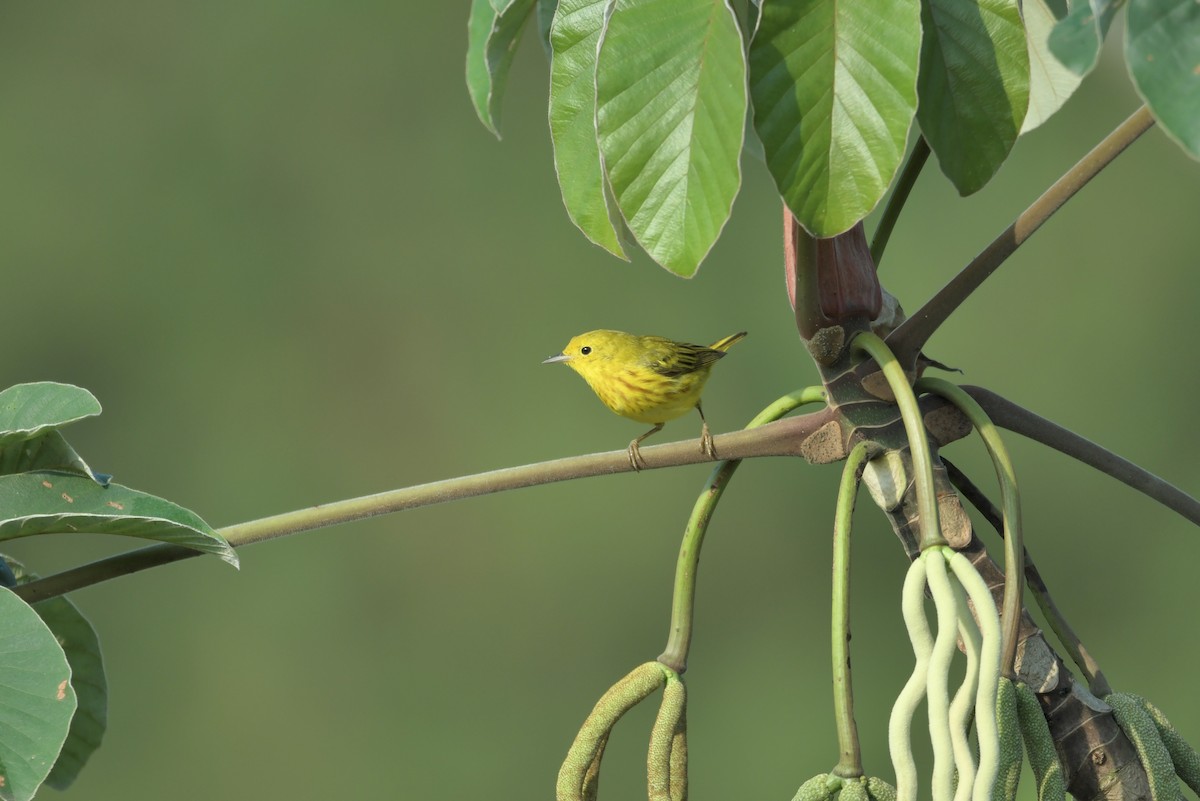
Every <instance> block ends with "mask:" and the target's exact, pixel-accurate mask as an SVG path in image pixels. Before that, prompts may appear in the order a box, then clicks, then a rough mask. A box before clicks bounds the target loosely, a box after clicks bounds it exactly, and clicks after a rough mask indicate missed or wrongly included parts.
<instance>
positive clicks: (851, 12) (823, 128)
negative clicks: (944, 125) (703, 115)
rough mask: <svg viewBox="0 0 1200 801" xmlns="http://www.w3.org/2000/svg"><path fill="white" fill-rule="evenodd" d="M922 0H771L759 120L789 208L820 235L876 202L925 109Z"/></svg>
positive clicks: (763, 37)
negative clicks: (920, 99)
mask: <svg viewBox="0 0 1200 801" xmlns="http://www.w3.org/2000/svg"><path fill="white" fill-rule="evenodd" d="M920 47H921V24H920V5H919V0H811V1H810V2H804V3H797V2H789V1H788V0H763V3H762V8H761V16H760V18H759V22H758V30H757V32H756V33H755V35H754V40H753V42H751V45H750V83H751V94H752V96H753V98H754V125H755V129H756V130H757V131H758V136H759V138H760V139H761V140H762V145H763V151H764V152H765V154H766V159H767V167H768V168H769V169H770V171H771V175H773V176H774V178H775V183H776V185H777V186H778V187H779V192H780V194H782V195H783V198H784V200H785V201H786V202H787V205H788V208H790V209H791V210H792V213H793V214H794V215H795V216H796V219H798V220H799V221H800V222H801V223H802V224H803V225H804V227H805V228H807V229H808V230H809V231H810V232H811V233H813V234H814V235H816V236H820V237H828V236H833V235H835V234H839V233H842V232H843V231H845V230H847V229H849V228H851V227H852V226H853V225H854V224H855V223H857V222H858V221H859V220H861V219H862V218H863V217H864V216H866V214H867V213H868V212H869V211H871V209H873V208H874V207H875V205H876V204H877V203H878V202H879V199H880V198H882V197H883V195H884V193H885V192H886V191H887V187H888V184H890V183H891V181H892V178H893V176H894V175H895V174H896V170H897V169H899V167H900V163H901V161H902V160H903V158H904V150H905V142H906V140H907V137H908V130H909V127H910V126H911V124H912V118H913V114H914V112H915V111H916V108H917V64H918V61H919V58H920Z"/></svg>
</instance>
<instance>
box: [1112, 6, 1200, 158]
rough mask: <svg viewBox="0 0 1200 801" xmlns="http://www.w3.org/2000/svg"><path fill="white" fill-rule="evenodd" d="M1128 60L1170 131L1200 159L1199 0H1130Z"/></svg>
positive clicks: (1141, 89)
mask: <svg viewBox="0 0 1200 801" xmlns="http://www.w3.org/2000/svg"><path fill="white" fill-rule="evenodd" d="M1125 23H1126V24H1125V62H1126V63H1127V64H1128V65H1129V73H1130V75H1132V76H1133V83H1134V86H1136V87H1137V90H1138V94H1140V95H1141V96H1142V99H1144V100H1145V101H1146V105H1147V106H1149V107H1150V111H1151V112H1152V113H1153V114H1154V118H1155V119H1156V120H1158V124H1159V125H1160V126H1162V129H1163V131H1164V132H1165V133H1166V134H1167V136H1169V137H1171V138H1172V139H1174V140H1175V141H1176V142H1177V143H1178V144H1179V146H1180V147H1182V148H1183V149H1184V150H1186V151H1187V152H1188V154H1189V155H1191V157H1192V158H1194V159H1200V3H1197V2H1196V0H1130V2H1129V11H1128V12H1127V14H1126V19H1125Z"/></svg>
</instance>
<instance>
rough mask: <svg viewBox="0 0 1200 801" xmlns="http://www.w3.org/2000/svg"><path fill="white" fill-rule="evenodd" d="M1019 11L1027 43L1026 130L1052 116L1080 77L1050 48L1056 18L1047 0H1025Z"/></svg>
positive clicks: (1023, 131)
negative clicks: (1027, 95) (1027, 106)
mask: <svg viewBox="0 0 1200 801" xmlns="http://www.w3.org/2000/svg"><path fill="white" fill-rule="evenodd" d="M1021 12H1022V14H1023V16H1024V18H1025V37H1026V41H1027V42H1028V44H1029V111H1028V112H1026V114H1025V121H1024V122H1023V123H1022V124H1021V133H1025V132H1026V131H1032V130H1033V129H1034V128H1036V127H1038V126H1039V125H1041V124H1042V123H1043V122H1045V121H1046V120H1048V119H1050V118H1051V117H1052V116H1054V113H1055V112H1057V111H1058V110H1059V109H1060V108H1062V106H1063V104H1064V103H1066V102H1067V100H1069V99H1070V97H1071V95H1073V94H1075V90H1076V89H1078V88H1079V84H1080V83H1081V82H1082V81H1083V79H1082V78H1081V77H1079V76H1078V75H1076V74H1075V72H1074V71H1073V70H1070V69H1068V68H1067V67H1066V65H1064V64H1063V63H1062V62H1061V61H1059V60H1058V59H1057V58H1056V57H1055V55H1054V54H1053V53H1052V52H1051V51H1050V32H1051V31H1052V30H1053V29H1054V26H1055V24H1056V23H1057V22H1058V17H1056V16H1055V12H1054V11H1053V9H1051V7H1050V6H1049V4H1047V3H1046V0H1024V4H1023V5H1022V6H1021Z"/></svg>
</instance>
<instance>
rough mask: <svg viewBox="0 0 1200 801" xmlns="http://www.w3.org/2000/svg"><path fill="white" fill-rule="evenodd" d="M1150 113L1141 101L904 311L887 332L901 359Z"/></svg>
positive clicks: (909, 358) (908, 359) (1141, 128)
mask: <svg viewBox="0 0 1200 801" xmlns="http://www.w3.org/2000/svg"><path fill="white" fill-rule="evenodd" d="M1153 124H1154V118H1153V117H1152V116H1150V111H1149V109H1147V108H1146V107H1145V106H1142V107H1141V108H1139V109H1138V110H1137V111H1135V112H1134V113H1133V115H1132V116H1130V117H1129V119H1127V120H1125V122H1123V123H1121V124H1120V125H1119V126H1118V127H1117V129H1116V130H1114V131H1113V132H1112V133H1110V134H1109V135H1108V136H1106V137H1104V139H1103V141H1101V142H1100V144H1098V145H1096V147H1095V148H1093V149H1092V151H1091V152H1090V153H1088V154H1087V155H1086V156H1084V157H1083V158H1082V159H1080V161H1079V163H1078V164H1076V165H1075V166H1074V167H1072V168H1071V169H1070V170H1069V171H1068V172H1067V173H1066V174H1065V175H1063V176H1062V177H1061V178H1059V179H1058V180H1057V181H1055V183H1054V185H1053V186H1051V187H1050V188H1049V189H1047V190H1046V192H1045V193H1044V194H1043V195H1042V196H1041V197H1039V198H1038V199H1037V200H1036V201H1034V203H1033V205H1031V206H1030V207H1029V208H1027V209H1025V211H1023V212H1021V215H1020V216H1019V217H1017V219H1016V220H1015V221H1014V222H1013V224H1012V225H1010V226H1008V228H1006V229H1005V230H1004V232H1003V233H1002V234H1000V236H998V237H996V239H994V240H993V241H992V243H991V244H990V245H988V246H987V247H986V248H984V250H983V252H982V253H980V254H979V255H978V256H976V257H975V258H974V259H973V260H972V261H971V263H970V264H968V265H967V266H966V267H964V268H963V269H962V271H961V272H960V273H959V274H958V275H956V276H954V278H952V279H950V282H949V283H948V284H946V285H945V286H944V287H942V288H941V290H939V291H938V293H937V294H936V295H934V296H933V297H932V298H930V299H929V301H928V302H927V303H926V304H925V305H924V306H922V307H921V308H920V309H918V310H917V311H916V313H915V314H913V315H912V316H911V317H909V318H908V319H907V320H906V321H905V322H904V323H902V324H901V325H900V327H899V328H897V329H896V330H895V331H893V332H892V333H891V335H890V336H889V337H888V338H887V343H888V345H889V346H891V348H892V350H893V352H895V354H896V357H897V358H898V359H900V363H901V364H906V365H909V364H912V363H913V361H914V360H915V359H916V358H917V354H918V353H920V352H921V349H922V348H923V347H925V343H926V342H928V341H929V337H931V336H932V335H933V332H934V331H936V330H937V329H938V327H939V326H941V324H942V323H944V322H945V321H946V318H948V317H949V316H950V315H951V313H953V312H954V310H955V309H957V308H958V307H959V304H961V303H962V302H963V301H964V300H966V299H967V298H968V297H970V295H971V293H972V292H974V291H975V290H976V289H978V288H979V286H980V284H982V283H983V282H984V281H985V280H986V279H987V277H988V276H989V275H991V274H992V273H993V272H994V271H995V270H996V268H997V267H999V266H1000V265H1001V264H1003V263H1004V260H1005V259H1007V258H1008V257H1009V256H1011V255H1012V254H1013V252H1014V251H1015V250H1016V249H1017V248H1018V247H1020V246H1021V245H1022V244H1024V243H1025V241H1026V240H1027V239H1029V237H1031V236H1033V234H1034V232H1035V231H1037V229H1039V228H1041V227H1042V224H1043V223H1045V222H1046V220H1048V219H1050V217H1051V216H1052V215H1053V214H1054V212H1056V211H1058V210H1059V209H1060V208H1061V207H1062V205H1063V204H1064V203H1066V202H1067V201H1068V200H1070V199H1071V198H1072V197H1073V196H1074V195H1075V193H1077V192H1078V191H1079V190H1080V189H1082V188H1083V187H1084V186H1086V185H1087V183H1088V181H1090V180H1092V179H1093V178H1095V177H1096V175H1097V174H1098V173H1099V172H1100V171H1101V170H1103V169H1104V168H1105V167H1107V166H1108V165H1109V164H1110V163H1111V162H1112V160H1113V159H1115V158H1116V157H1117V156H1119V155H1120V154H1121V153H1122V152H1123V151H1124V150H1125V148H1127V147H1129V146H1130V145H1131V144H1133V143H1134V142H1135V141H1136V140H1137V138H1138V137H1139V136H1141V135H1142V134H1143V133H1145V132H1146V131H1147V130H1148V129H1149V128H1150V126H1151V125H1153Z"/></svg>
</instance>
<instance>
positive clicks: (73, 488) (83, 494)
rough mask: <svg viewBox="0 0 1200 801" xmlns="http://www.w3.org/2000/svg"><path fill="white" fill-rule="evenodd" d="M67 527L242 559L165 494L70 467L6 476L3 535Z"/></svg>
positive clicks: (2, 480) (0, 493)
mask: <svg viewBox="0 0 1200 801" xmlns="http://www.w3.org/2000/svg"><path fill="white" fill-rule="evenodd" d="M62 532H83V533H92V534H119V535H123V536H127V537H141V538H144V539H150V540H158V541H160V542H170V543H173V544H175V545H182V546H184V547H185V548H194V549H195V550H197V551H203V552H204V553H211V554H216V555H217V556H220V557H221V558H222V559H223V560H225V561H226V562H229V563H230V564H231V565H234V566H237V563H238V558H237V554H236V553H235V552H234V550H233V548H231V547H230V545H229V543H227V542H225V540H224V538H223V537H221V535H220V534H218V533H217V532H216V531H214V530H213V529H212V528H211V527H210V526H209V525H208V524H207V523H205V522H204V521H203V520H201V519H200V518H199V517H198V516H197V515H196V514H195V513H193V512H190V511H188V510H187V509H184V508H183V507H182V506H177V505H175V504H173V503H171V502H170V501H167V500H164V499H162V498H157V497H155V496H153V495H147V494H146V493H144V492H138V491H137V490H132V489H129V488H128V487H123V486H121V485H120V484H109V485H108V486H101V485H99V484H97V483H96V482H94V481H92V480H90V479H88V478H85V477H83V476H77V475H71V474H68V473H57V472H49V471H38V472H32V473H17V474H15V475H8V476H0V540H10V539H16V538H18V537H28V536H31V535H33V534H56V533H62Z"/></svg>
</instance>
